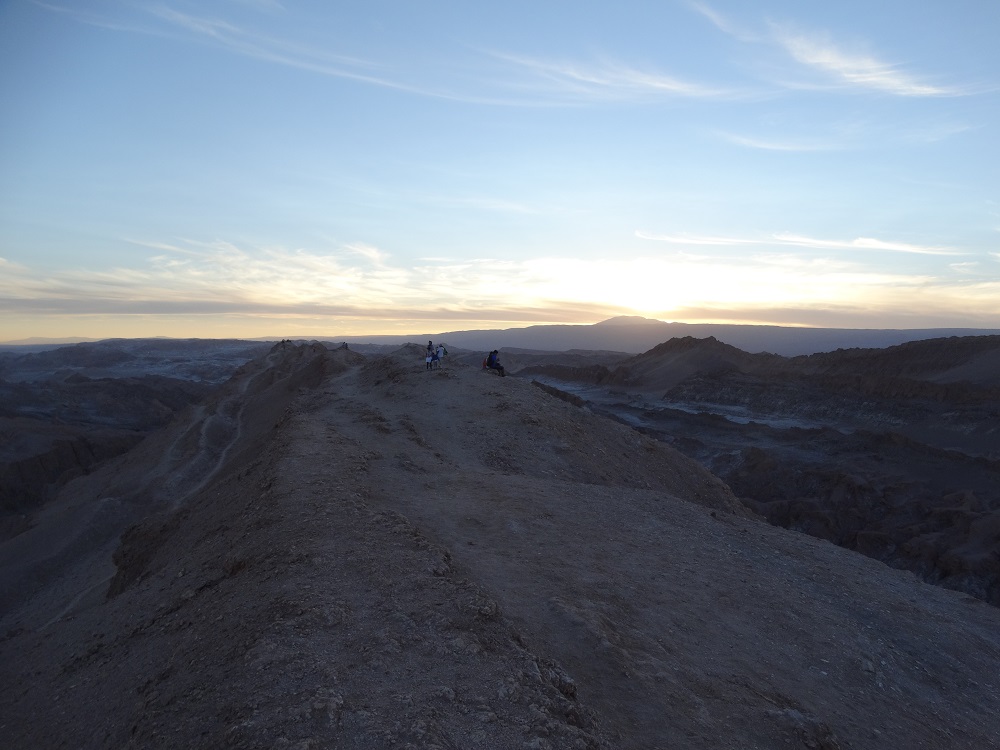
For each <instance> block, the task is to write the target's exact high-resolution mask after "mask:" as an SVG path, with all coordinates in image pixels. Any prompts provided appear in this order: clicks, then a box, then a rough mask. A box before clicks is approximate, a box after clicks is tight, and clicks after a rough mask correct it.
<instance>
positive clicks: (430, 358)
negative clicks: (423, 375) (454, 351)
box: [424, 341, 448, 370]
mask: <svg viewBox="0 0 1000 750" xmlns="http://www.w3.org/2000/svg"><path fill="white" fill-rule="evenodd" d="M447 353H448V350H447V349H445V348H444V344H438V345H437V347H436V348H435V346H434V342H433V341H428V342H427V356H426V357H425V358H424V362H426V364H427V369H428V370H433V369H435V368H437V367H440V366H441V360H442V359H444V355H446V354H447Z"/></svg>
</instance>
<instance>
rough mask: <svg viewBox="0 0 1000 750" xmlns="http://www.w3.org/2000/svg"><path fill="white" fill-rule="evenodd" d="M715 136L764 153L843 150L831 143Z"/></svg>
mask: <svg viewBox="0 0 1000 750" xmlns="http://www.w3.org/2000/svg"><path fill="white" fill-rule="evenodd" d="M716 135H718V137H720V138H722V139H723V140H725V141H729V142H730V143H733V144H736V145H737V146H746V147H747V148H756V149H761V150H764V151H838V150H841V149H843V148H845V146H844V145H842V144H838V143H835V142H833V141H818V140H798V139H794V138H784V139H778V138H772V139H769V138H758V137H754V136H746V135H738V134H737V133H727V132H725V131H717V133H716Z"/></svg>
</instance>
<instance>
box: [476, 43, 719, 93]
mask: <svg viewBox="0 0 1000 750" xmlns="http://www.w3.org/2000/svg"><path fill="white" fill-rule="evenodd" d="M491 54H492V55H493V56H494V57H496V58H498V59H500V60H503V61H505V62H508V63H513V64H514V65H515V66H517V67H518V68H520V69H521V70H522V71H523V72H526V73H528V74H530V75H531V77H532V79H531V86H533V87H534V88H535V89H540V90H541V92H546V91H547V92H549V93H550V94H554V95H559V96H562V97H570V98H573V99H577V100H585V101H594V100H597V101H617V100H634V99H648V98H659V97H667V96H671V97H688V98H732V97H734V96H736V95H737V94H736V92H734V91H732V90H729V89H720V88H716V87H713V86H706V85H704V84H700V83H692V82H690V81H684V80H681V79H679V78H675V77H673V76H670V75H667V74H665V73H661V72H659V71H651V70H640V69H637V68H633V67H630V66H628V65H624V64H622V63H619V62H615V61H608V60H605V61H601V62H599V63H582V62H573V61H565V60H564V61H556V60H544V59H540V58H533V57H526V56H520V55H511V54H505V53H499V52H493V53H491Z"/></svg>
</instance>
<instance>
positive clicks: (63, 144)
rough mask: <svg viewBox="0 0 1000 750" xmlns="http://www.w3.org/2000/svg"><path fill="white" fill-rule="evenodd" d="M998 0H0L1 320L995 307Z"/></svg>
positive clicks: (485, 319)
mask: <svg viewBox="0 0 1000 750" xmlns="http://www.w3.org/2000/svg"><path fill="white" fill-rule="evenodd" d="M997 38H1000V3H995V2H989V1H987V0H957V1H956V2H949V3H937V2H917V3H914V2H912V0H910V1H908V2H895V1H893V0H884V1H883V2H879V3H870V2H854V1H853V0H846V1H842V2H836V3H834V2H823V3H819V2H803V1H802V0H798V1H795V2H793V1H791V0H787V1H785V2H781V1H779V0H762V1H761V2H755V3H745V2H735V1H734V0H728V1H722V0H718V1H716V2H700V1H699V2H695V1H688V0H674V1H671V0H660V1H659V2H624V3H607V2H580V1H576V2H545V1H544V0H541V1H539V0H536V1H535V2H517V1H513V2H506V3H500V4H489V5H487V4H484V3H459V2H422V3H414V2H380V1H379V0H366V1H365V2H320V1H319V0H313V1H311V2H294V1H293V0H280V1H279V0H215V1H214V2H183V1H180V0H155V1H151V2H146V1H145V0H73V2H69V0H44V1H41V0H38V1H33V0H0V113H2V115H0V341H3V340H13V339H20V338H24V337H28V336H51V337H63V336H90V337H104V336H157V335H167V336H201V337H223V336H247V337H250V336H290V337H291V336H296V337H297V336H330V337H336V336H338V335H364V334H370V333H410V332H412V333H423V332H437V331H445V330H455V329H465V328H493V327H512V326H522V325H531V324H535V323H593V322H597V321H600V320H603V319H605V318H609V317H612V316H615V315H622V314H640V315H646V316H648V317H654V318H660V319H663V320H681V321H687V322H723V321H724V322H738V323H775V324H781V325H807V326H825V327H841V328H923V327H951V326H961V327H966V326H967V327H981V328H1000V47H998V45H997V43H996V40H997Z"/></svg>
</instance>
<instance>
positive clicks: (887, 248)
mask: <svg viewBox="0 0 1000 750" xmlns="http://www.w3.org/2000/svg"><path fill="white" fill-rule="evenodd" d="M635 234H636V236H637V237H640V238H642V239H645V240H654V241H656V242H666V243H669V244H672V245H714V246H720V247H722V246H733V247H735V246H740V245H765V246H790V247H805V248H812V249H817V250H874V251H879V252H892V253H914V254H917V255H967V254H968V253H966V252H964V251H962V250H958V249H957V248H953V247H944V246H939V245H915V244H912V243H908V242H894V241H886V240H880V239H876V238H874V237H857V238H855V239H853V240H827V239H820V238H816V237H805V236H803V235H796V234H789V233H775V234H770V235H767V236H765V237H759V238H758V237H753V238H747V237H718V236H712V235H688V234H654V233H652V232H645V231H641V230H637V231H636V233H635Z"/></svg>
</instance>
